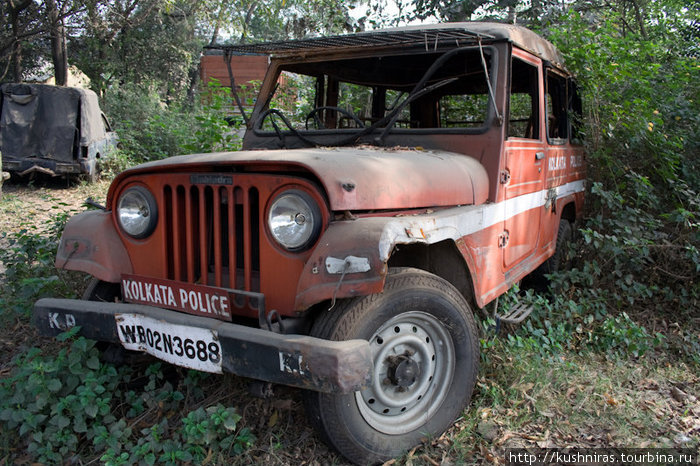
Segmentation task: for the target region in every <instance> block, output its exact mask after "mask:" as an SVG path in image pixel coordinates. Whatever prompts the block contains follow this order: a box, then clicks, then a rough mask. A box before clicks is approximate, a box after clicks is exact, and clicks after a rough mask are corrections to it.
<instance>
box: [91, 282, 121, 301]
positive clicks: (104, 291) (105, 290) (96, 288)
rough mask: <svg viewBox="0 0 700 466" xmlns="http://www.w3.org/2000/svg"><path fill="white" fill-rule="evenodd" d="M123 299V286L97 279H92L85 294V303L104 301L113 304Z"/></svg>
mask: <svg viewBox="0 0 700 466" xmlns="http://www.w3.org/2000/svg"><path fill="white" fill-rule="evenodd" d="M120 297H121V286H120V285H119V283H110V282H103V281H102V280H98V279H97V278H92V279H91V280H90V283H89V284H88V286H87V288H86V289H85V292H84V293H83V301H103V302H107V303H113V302H114V300H115V299H117V298H120Z"/></svg>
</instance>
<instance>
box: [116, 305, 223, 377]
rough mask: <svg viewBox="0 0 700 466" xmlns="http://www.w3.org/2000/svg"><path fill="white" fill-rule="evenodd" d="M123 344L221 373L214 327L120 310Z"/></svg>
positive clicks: (118, 316) (167, 358)
mask: <svg viewBox="0 0 700 466" xmlns="http://www.w3.org/2000/svg"><path fill="white" fill-rule="evenodd" d="M115 319H116V321H117V332H118V333H119V340H120V341H121V343H122V346H123V347H124V348H126V349H128V350H133V351H143V352H145V353H148V354H150V355H152V356H155V357H156V358H158V359H161V360H163V361H166V362H169V363H171V364H175V365H177V366H182V367H187V368H189V369H196V370H199V371H204V372H214V373H221V372H222V369H221V359H222V357H221V344H220V343H219V336H218V334H217V332H216V331H215V330H211V329H204V328H200V327H187V326H184V325H177V324H171V323H168V322H164V321H162V320H156V319H153V318H150V317H146V316H142V315H140V314H117V315H116V316H115Z"/></svg>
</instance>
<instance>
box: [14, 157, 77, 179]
mask: <svg viewBox="0 0 700 466" xmlns="http://www.w3.org/2000/svg"><path fill="white" fill-rule="evenodd" d="M2 168H3V170H5V171H8V172H14V173H17V174H19V175H20V176H24V175H28V174H30V173H34V172H37V173H44V174H47V175H50V176H59V175H69V174H76V173H87V169H88V168H89V167H88V166H87V165H85V163H81V162H67V161H56V160H52V159H44V158H39V157H31V158H27V159H22V160H4V161H3V162H2Z"/></svg>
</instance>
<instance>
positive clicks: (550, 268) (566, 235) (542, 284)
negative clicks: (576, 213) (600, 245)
mask: <svg viewBox="0 0 700 466" xmlns="http://www.w3.org/2000/svg"><path fill="white" fill-rule="evenodd" d="M573 231H574V230H573V228H572V227H571V222H569V221H568V220H567V219H565V218H562V219H561V220H560V221H559V230H558V231H557V242H556V245H555V248H554V254H553V255H552V257H550V258H549V259H547V260H546V261H545V262H543V263H542V265H540V266H539V267H537V268H536V269H535V270H534V271H533V272H532V273H531V274H530V275H529V276H528V277H526V279H525V280H523V282H524V286H525V287H527V288H533V289H534V290H535V291H546V290H547V288H548V287H549V285H550V283H549V279H548V278H547V277H546V275H548V274H551V273H554V272H559V271H561V270H568V269H570V268H571V264H572V262H573V259H574V255H573V254H572V251H571V241H572V240H573Z"/></svg>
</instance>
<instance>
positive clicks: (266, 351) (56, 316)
mask: <svg viewBox="0 0 700 466" xmlns="http://www.w3.org/2000/svg"><path fill="white" fill-rule="evenodd" d="M121 315H137V316H142V317H143V318H147V319H154V320H156V321H159V322H163V323H164V324H172V325H177V326H185V327H197V328H199V329H203V330H206V331H211V332H212V333H214V334H215V335H216V338H217V341H218V342H219V344H220V346H221V369H222V371H223V372H229V373H232V374H236V375H240V376H243V377H250V378H253V379H258V380H264V381H267V382H273V383H278V384H282V385H290V386H293V387H299V388H304V389H308V390H315V391H320V392H328V393H331V392H334V393H350V392H353V391H356V390H360V389H362V388H363V387H365V386H366V385H368V384H369V383H370V381H371V369H372V359H371V354H370V348H369V343H368V342H367V341H365V340H347V341H329V340H323V339H320V338H314V337H309V336H305V335H282V334H278V333H274V332H271V331H267V330H261V329H258V328H252V327H246V326H244V325H238V324H232V323H228V322H221V321H217V320H213V319H209V318H206V317H198V316H192V315H187V314H182V313H178V312H173V311H167V310H164V309H160V308H156V307H151V306H143V305H139V304H122V303H104V302H95V301H81V300H74V299H40V300H39V301H37V302H36V304H35V305H34V324H35V325H36V327H37V328H38V329H39V331H40V333H42V334H44V335H48V336H56V335H58V334H60V333H62V332H64V331H66V330H69V329H70V328H72V327H75V326H79V327H80V330H79V332H78V334H79V335H82V336H84V337H86V338H90V339H93V340H98V341H106V342H111V343H116V344H120V343H121V342H120V338H119V334H118V333H117V332H118V331H119V330H118V328H117V318H118V316H121Z"/></svg>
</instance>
